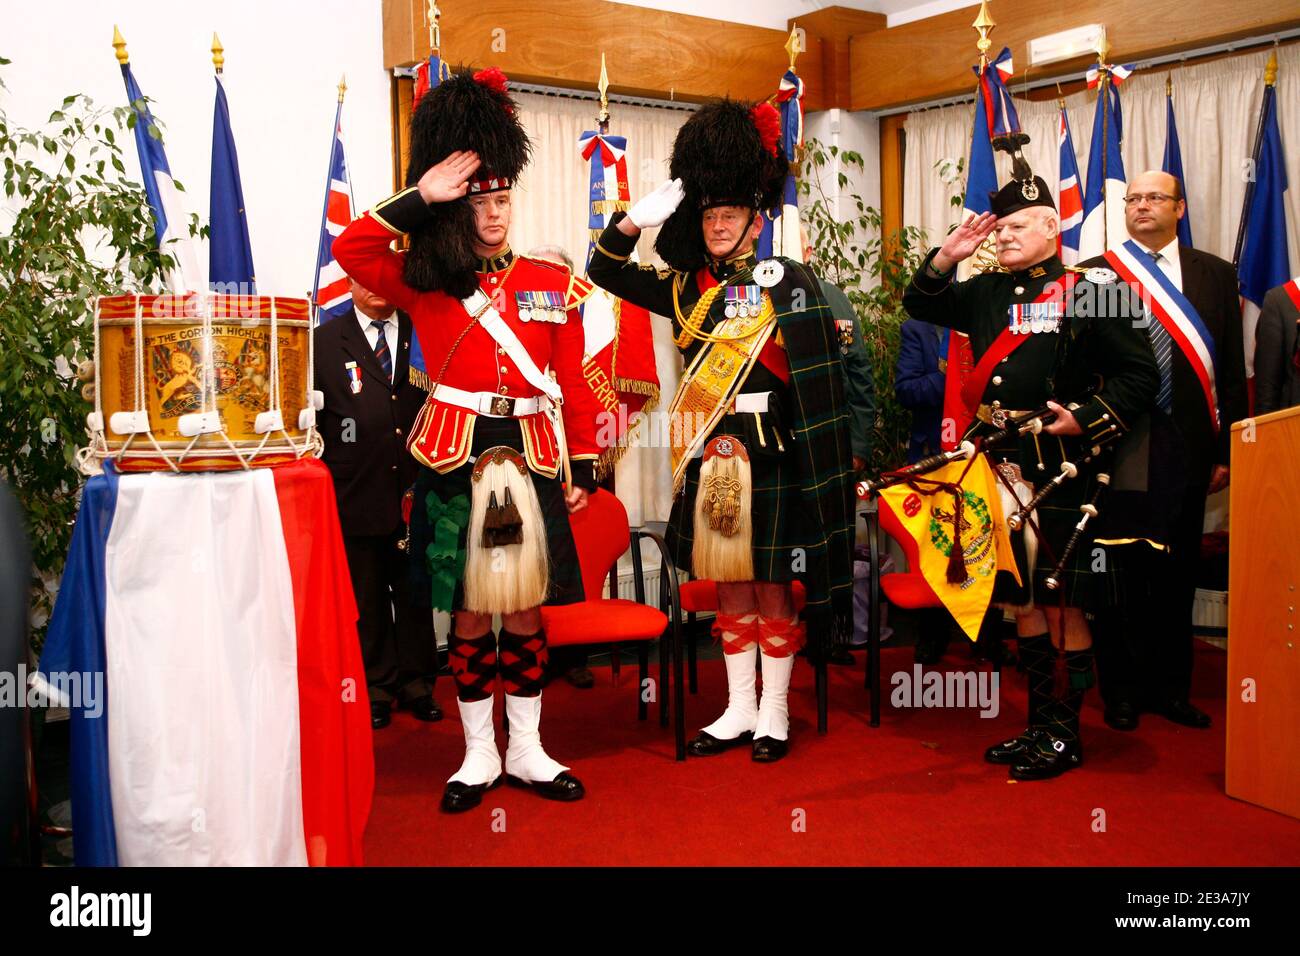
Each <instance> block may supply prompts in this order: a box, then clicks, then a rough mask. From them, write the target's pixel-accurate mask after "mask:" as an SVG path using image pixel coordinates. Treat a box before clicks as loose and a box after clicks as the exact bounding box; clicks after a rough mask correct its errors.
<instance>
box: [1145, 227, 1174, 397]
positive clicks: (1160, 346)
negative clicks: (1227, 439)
mask: <svg viewBox="0 0 1300 956" xmlns="http://www.w3.org/2000/svg"><path fill="white" fill-rule="evenodd" d="M1149 255H1150V256H1151V264H1152V265H1154V266H1155V267H1156V268H1157V269H1159V268H1160V260H1161V259H1162V258H1163V256H1161V255H1160V253H1158V252H1152V253H1149ZM1147 334H1148V335H1150V336H1151V351H1152V352H1154V353H1155V357H1156V368H1157V369H1159V370H1160V388H1159V390H1157V392H1156V404H1157V405H1159V406H1160V409H1161V411H1165V412H1167V411H1169V409H1170V407H1171V406H1172V404H1173V397H1174V380H1173V375H1172V372H1173V363H1174V340H1173V339H1172V338H1171V337H1170V335H1169V330H1168V329H1166V328H1165V327H1164V325H1162V324H1161V322H1160V320H1159V319H1157V318H1156V317H1155V316H1154V315H1153V316H1151V324H1150V325H1148V326H1147Z"/></svg>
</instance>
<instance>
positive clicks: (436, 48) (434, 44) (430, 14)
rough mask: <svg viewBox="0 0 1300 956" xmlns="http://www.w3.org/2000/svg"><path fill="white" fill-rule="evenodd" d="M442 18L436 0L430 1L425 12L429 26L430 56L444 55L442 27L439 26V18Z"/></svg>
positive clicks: (425, 20)
mask: <svg viewBox="0 0 1300 956" xmlns="http://www.w3.org/2000/svg"><path fill="white" fill-rule="evenodd" d="M441 16H442V11H441V10H439V9H438V4H437V2H436V0H429V5H428V6H427V7H426V8H425V10H424V22H425V23H427V24H428V25H429V55H430V56H432V55H433V54H435V53H438V54H441V53H442V27H441V26H439V24H438V18H439V17H441Z"/></svg>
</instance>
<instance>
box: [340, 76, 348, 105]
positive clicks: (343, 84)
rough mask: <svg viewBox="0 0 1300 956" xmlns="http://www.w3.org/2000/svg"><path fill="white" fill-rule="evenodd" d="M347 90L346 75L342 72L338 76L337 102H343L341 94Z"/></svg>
mask: <svg viewBox="0 0 1300 956" xmlns="http://www.w3.org/2000/svg"><path fill="white" fill-rule="evenodd" d="M347 91H348V75H347V74H346V73H344V74H343V75H342V76H340V77H339V102H340V103H342V102H343V94H344V93H346V92H347Z"/></svg>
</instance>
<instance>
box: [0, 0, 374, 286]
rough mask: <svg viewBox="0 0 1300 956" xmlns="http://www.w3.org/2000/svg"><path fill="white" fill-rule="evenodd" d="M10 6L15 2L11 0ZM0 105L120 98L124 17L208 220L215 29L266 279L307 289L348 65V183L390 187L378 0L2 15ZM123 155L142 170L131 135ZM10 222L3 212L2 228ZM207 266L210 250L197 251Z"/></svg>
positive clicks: (127, 2)
mask: <svg viewBox="0 0 1300 956" xmlns="http://www.w3.org/2000/svg"><path fill="white" fill-rule="evenodd" d="M6 6H8V4H6ZM3 19H4V31H3V33H0V56H4V57H6V58H8V59H10V60H12V61H13V63H12V64H11V65H10V66H7V67H3V68H0V77H3V79H4V81H5V84H6V85H7V86H8V91H7V92H6V91H2V90H0V105H2V106H3V109H4V111H5V112H6V113H7V114H8V117H9V122H10V124H11V125H20V126H28V127H31V126H36V125H39V124H41V123H43V122H44V121H45V120H46V119H47V118H48V116H49V114H50V112H51V111H52V110H54V109H56V108H57V107H58V106H59V104H60V103H61V101H62V99H63V97H64V96H67V95H69V94H71V93H86V94H88V95H90V96H91V97H92V98H93V99H94V100H95V102H96V104H98V105H102V106H121V105H125V104H126V91H125V88H124V86H123V84H122V75H121V71H120V69H119V67H118V63H117V59H116V57H115V56H114V51H113V48H112V39H113V25H114V24H115V23H116V24H117V25H118V27H119V28H120V29H121V31H122V35H123V36H124V37H125V38H126V41H127V53H128V54H129V55H130V57H131V68H132V71H133V73H134V75H135V79H136V82H137V83H138V84H139V85H140V89H141V90H142V91H143V92H144V94H145V96H147V97H149V98H151V99H152V100H154V101H155V102H154V104H153V110H154V114H155V116H156V117H157V118H158V119H159V120H160V121H161V122H162V124H163V127H164V135H165V142H166V148H167V159H168V161H169V162H170V164H171V169H172V175H173V176H174V177H175V178H177V179H179V180H180V181H181V182H182V183H184V185H185V187H186V192H185V194H184V196H185V202H186V204H187V208H188V210H189V211H190V212H195V213H198V214H199V217H200V218H201V220H202V221H203V222H204V223H206V222H207V216H208V189H209V180H208V177H209V169H210V166H211V156H212V111H213V100H214V96H215V85H214V82H213V74H212V54H211V52H210V47H211V45H212V34H213V31H214V30H215V31H216V32H217V33H218V34H219V35H220V37H221V42H222V45H223V46H224V47H225V50H226V64H225V73H224V76H223V80H224V85H225V88H226V97H227V99H228V101H229V104H230V115H231V126H232V128H233V130H234V136H235V143H236V146H237V148H238V151H239V168H240V173H241V174H242V179H243V187H244V201H245V204H246V209H247V212H248V226H249V236H250V241H251V242H252V246H253V262H254V265H255V267H256V270H257V282H258V289H259V291H261V292H263V293H275V294H277V295H303V296H305V295H307V294H308V293H309V292H310V290H311V284H312V273H313V270H314V268H315V261H316V244H317V238H318V234H319V229H320V215H321V208H322V202H323V200H324V190H325V175H326V166H327V163H328V161H329V152H328V151H329V145H330V132H331V125H332V123H333V121H334V110H335V107H336V105H337V100H338V94H337V91H336V87H337V85H338V81H339V77H340V75H341V74H343V73H346V74H347V83H348V90H347V99H346V102H345V103H344V107H343V134H344V142H345V149H346V151H347V159H348V164H349V166H350V174H351V178H352V187H353V192H354V194H355V196H356V201H357V203H358V205H359V209H358V211H361V210H363V209H365V208H366V207H367V206H368V205H369V204H371V203H373V202H374V201H375V200H376V199H377V198H379V197H382V196H386V195H387V194H388V193H389V192H390V191H391V186H392V172H391V170H392V160H391V155H392V133H391V125H392V124H391V121H390V106H389V79H388V74H387V73H386V72H385V71H384V69H383V46H382V24H381V4H380V0H313V2H307V0H274V2H272V0H222V2H220V3H186V4H180V3H164V2H162V0H118V2H116V3H112V4H106V3H102V2H92V0H55V2H46V3H43V4H29V5H27V6H25V7H24V8H23V11H22V16H17V15H13V16H5V17H4V18H3ZM126 146H127V148H126V150H125V152H126V158H125V161H126V163H127V164H128V165H127V169H128V171H129V172H130V174H131V175H132V177H133V178H135V179H136V180H137V181H138V180H139V176H140V170H139V163H138V161H137V157H136V152H135V146H134V142H133V141H128V143H127V144H126ZM3 224H4V220H3V219H0V228H2V227H3ZM199 258H200V263H201V266H202V268H203V271H204V273H205V275H206V270H207V248H206V245H204V246H203V247H202V248H201V250H200V253H199Z"/></svg>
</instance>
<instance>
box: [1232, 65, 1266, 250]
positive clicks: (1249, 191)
mask: <svg viewBox="0 0 1300 956" xmlns="http://www.w3.org/2000/svg"><path fill="white" fill-rule="evenodd" d="M1276 83H1277V48H1276V46H1275V47H1274V49H1273V52H1272V53H1271V54H1269V58H1268V63H1267V64H1266V65H1265V66H1264V99H1263V101H1262V102H1261V103H1260V104H1259V127H1258V128H1257V129H1256V130H1255V146H1254V148H1253V149H1252V150H1251V153H1250V162H1251V170H1250V179H1248V180H1247V181H1246V196H1245V198H1244V199H1243V200H1242V203H1241V221H1240V222H1239V223H1238V224H1237V246H1236V248H1235V249H1234V250H1233V253H1232V266H1233V268H1234V269H1235V268H1237V267H1238V266H1239V265H1240V264H1241V247H1242V246H1244V245H1245V244H1246V224H1247V223H1246V220H1247V218H1248V217H1249V215H1250V204H1251V201H1252V200H1253V199H1254V198H1255V180H1256V179H1257V177H1256V175H1255V172H1256V170H1258V169H1259V154H1260V152H1261V150H1262V149H1263V148H1264V117H1265V115H1266V114H1267V113H1268V100H1269V97H1271V96H1272V95H1273V87H1274V85H1275V84H1276Z"/></svg>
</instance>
